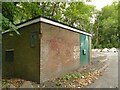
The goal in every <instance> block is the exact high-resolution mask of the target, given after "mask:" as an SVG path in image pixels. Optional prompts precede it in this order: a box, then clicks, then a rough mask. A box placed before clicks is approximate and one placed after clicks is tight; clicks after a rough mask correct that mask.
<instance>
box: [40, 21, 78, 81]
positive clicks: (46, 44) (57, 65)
mask: <svg viewBox="0 0 120 90" xmlns="http://www.w3.org/2000/svg"><path fill="white" fill-rule="evenodd" d="M79 41H80V40H79V33H76V32H72V31H69V30H65V29H62V28H60V27H56V26H53V25H49V24H46V23H41V55H40V58H41V59H40V81H41V82H44V81H46V80H49V79H51V78H55V77H58V76H61V75H64V74H65V73H69V72H70V71H72V70H75V69H77V68H78V67H79V66H80V59H79V58H80V57H79V55H80V53H79V50H80V42H79Z"/></svg>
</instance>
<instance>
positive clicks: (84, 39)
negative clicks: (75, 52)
mask: <svg viewBox="0 0 120 90" xmlns="http://www.w3.org/2000/svg"><path fill="white" fill-rule="evenodd" d="M88 63H89V40H88V36H87V35H84V34H80V64H81V65H87V64H88Z"/></svg>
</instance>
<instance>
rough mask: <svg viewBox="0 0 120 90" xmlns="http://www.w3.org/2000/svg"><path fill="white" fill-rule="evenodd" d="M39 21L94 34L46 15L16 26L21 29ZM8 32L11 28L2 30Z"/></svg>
mask: <svg viewBox="0 0 120 90" xmlns="http://www.w3.org/2000/svg"><path fill="white" fill-rule="evenodd" d="M37 22H44V23H48V24H51V25H54V26H58V27H61V28H65V29H68V30H70V31H74V32H77V33H81V34H85V35H88V36H92V34H90V33H87V32H85V31H82V30H80V29H77V28H75V27H71V26H68V25H66V24H63V23H60V22H58V21H55V20H51V19H48V18H45V17H38V18H35V19H31V20H28V21H25V22H23V23H20V24H17V25H16V26H17V28H18V29H19V28H22V27H24V26H28V25H30V24H34V23H37ZM7 32H10V30H6V31H4V32H2V34H4V33H7Z"/></svg>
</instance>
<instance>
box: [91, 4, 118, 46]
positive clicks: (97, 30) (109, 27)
mask: <svg viewBox="0 0 120 90" xmlns="http://www.w3.org/2000/svg"><path fill="white" fill-rule="evenodd" d="M93 32H94V36H93V45H94V46H93V47H94V48H105V47H108V48H111V47H116V48H117V47H118V45H117V44H118V7H117V3H113V4H112V5H109V6H105V7H104V8H102V11H100V12H98V16H97V19H96V21H95V23H94V27H93Z"/></svg>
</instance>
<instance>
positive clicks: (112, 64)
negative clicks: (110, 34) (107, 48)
mask: <svg viewBox="0 0 120 90" xmlns="http://www.w3.org/2000/svg"><path fill="white" fill-rule="evenodd" d="M105 54H106V55H107V60H106V62H107V64H108V67H107V68H106V69H105V71H104V72H103V75H102V76H101V77H99V79H98V80H96V81H95V82H94V83H92V84H91V85H90V86H88V87H87V88H118V53H111V52H108V53H105Z"/></svg>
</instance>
